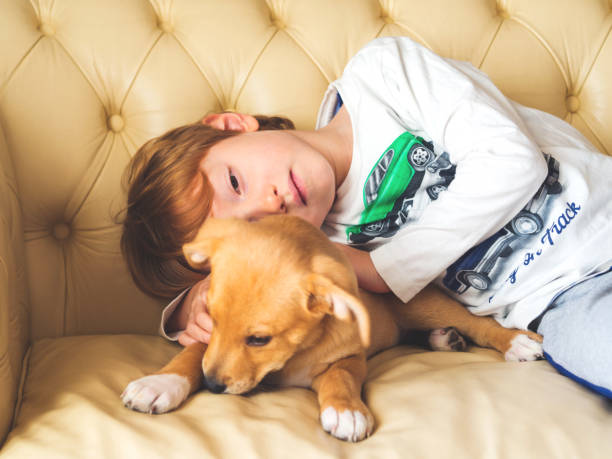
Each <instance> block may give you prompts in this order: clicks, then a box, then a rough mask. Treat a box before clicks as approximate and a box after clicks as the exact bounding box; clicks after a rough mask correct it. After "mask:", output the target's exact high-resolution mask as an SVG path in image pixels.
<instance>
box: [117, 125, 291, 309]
mask: <svg viewBox="0 0 612 459" xmlns="http://www.w3.org/2000/svg"><path fill="white" fill-rule="evenodd" d="M255 118H256V119H257V121H258V122H259V129H260V130H276V129H294V125H293V123H292V122H291V121H290V120H289V119H287V118H283V117H278V116H274V117H267V116H262V115H257V116H255ZM239 134H240V132H239V131H231V130H219V129H215V128H212V127H210V126H207V125H204V124H202V123H201V122H197V123H193V124H188V125H185V126H181V127H178V128H175V129H172V130H170V131H168V132H166V133H165V134H163V135H161V136H159V137H156V138H153V139H151V140H149V141H148V142H146V143H145V144H144V145H143V146H142V147H140V148H139V149H138V151H137V152H136V154H135V155H134V157H133V158H132V160H131V161H130V163H129V164H128V166H127V169H126V171H125V174H124V184H125V186H126V187H127V189H128V192H127V207H126V209H125V215H124V219H123V232H122V235H121V250H122V252H123V255H124V257H125V260H126V262H127V265H128V268H129V270H130V273H131V275H132V278H133V279H134V282H135V283H136V285H137V286H138V287H139V288H140V289H141V290H143V291H144V292H145V293H147V294H149V295H151V296H154V297H160V298H172V297H174V296H176V295H177V294H178V293H179V292H181V291H182V290H184V289H185V288H187V287H189V286H191V285H193V284H194V283H195V282H197V281H199V280H201V279H202V278H203V277H204V275H205V274H206V273H205V272H197V271H194V270H193V269H191V268H190V267H189V265H188V264H187V263H186V261H185V260H184V258H183V256H182V252H181V247H182V246H183V244H184V243H186V242H188V241H190V240H191V239H193V238H194V237H195V235H196V233H197V231H198V229H199V228H200V226H201V225H202V224H203V223H204V220H205V219H206V217H207V215H208V213H209V211H210V204H211V200H212V197H213V189H212V187H211V185H210V182H209V181H208V178H207V177H206V175H205V174H203V173H202V172H201V171H200V169H199V165H200V162H201V161H202V159H203V158H204V156H205V155H206V153H207V152H208V150H209V149H210V148H211V147H212V146H213V145H215V144H217V143H219V142H221V141H222V140H225V139H227V138H229V137H233V136H236V135H239ZM194 192H197V194H194Z"/></svg>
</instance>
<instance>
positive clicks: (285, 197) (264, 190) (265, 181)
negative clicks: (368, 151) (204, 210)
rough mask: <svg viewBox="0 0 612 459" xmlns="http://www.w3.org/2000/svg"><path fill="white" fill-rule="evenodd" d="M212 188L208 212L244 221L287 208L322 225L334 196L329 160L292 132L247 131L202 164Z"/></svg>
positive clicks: (217, 148) (211, 153)
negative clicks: (211, 200) (212, 194)
mask: <svg viewBox="0 0 612 459" xmlns="http://www.w3.org/2000/svg"><path fill="white" fill-rule="evenodd" d="M200 169H201V170H202V172H204V173H205V174H206V176H207V177H208V179H209V181H210V183H211V184H212V187H213V190H214V197H213V202H212V206H211V211H210V216H213V217H217V218H227V217H238V218H242V219H246V220H252V219H259V218H262V217H264V216H266V215H272V214H283V213H287V214H290V215H295V216H297V217H301V218H303V219H305V220H307V221H309V222H310V223H312V224H313V225H315V226H317V227H320V226H321V224H322V223H323V220H324V219H325V216H326V215H327V213H328V212H329V210H330V208H331V205H332V203H333V200H334V196H335V191H336V190H335V176H334V170H333V168H332V166H331V164H330V163H329V161H328V160H327V159H326V158H325V156H323V155H322V154H321V153H320V152H319V151H317V150H316V149H314V148H313V147H311V145H310V144H308V143H306V142H304V141H303V140H301V139H300V138H298V137H296V136H295V135H293V134H292V133H291V131H257V132H247V133H244V134H241V135H238V136H235V137H231V138H229V139H226V140H223V141H222V142H220V143H218V144H217V145H215V146H213V147H212V148H211V149H210V150H209V152H208V153H207V154H206V156H205V157H204V159H203V160H202V162H201V163H200Z"/></svg>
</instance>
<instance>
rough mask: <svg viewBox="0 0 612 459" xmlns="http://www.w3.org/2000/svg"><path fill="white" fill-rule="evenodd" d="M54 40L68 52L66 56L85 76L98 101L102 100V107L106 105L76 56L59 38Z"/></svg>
mask: <svg viewBox="0 0 612 459" xmlns="http://www.w3.org/2000/svg"><path fill="white" fill-rule="evenodd" d="M53 40H54V41H55V42H56V43H57V45H58V46H59V47H60V48H61V49H62V50H63V51H64V52H65V53H66V56H68V59H69V60H70V62H72V65H74V67H75V68H76V69H77V71H78V72H79V73H80V74H81V76H82V77H83V79H84V80H85V82H86V83H87V85H88V86H89V87H90V88H91V90H92V91H93V93H94V94H95V95H96V97H97V98H98V102H100V104H101V105H102V107H105V106H106V104H105V103H104V98H103V97H102V94H100V93H99V92H98V90H97V89H96V85H95V84H94V83H93V82H92V81H91V79H90V78H89V76H87V73H86V72H85V70H84V69H83V68H82V67H81V65H80V64H79V62H78V61H77V60H76V59H75V58H74V56H73V55H72V53H70V51H69V50H68V48H67V47H66V46H65V45H64V44H63V43H62V42H61V41H60V40H59V39H58V38H57V37H54V38H53Z"/></svg>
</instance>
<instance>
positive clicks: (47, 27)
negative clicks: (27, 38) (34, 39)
mask: <svg viewBox="0 0 612 459" xmlns="http://www.w3.org/2000/svg"><path fill="white" fill-rule="evenodd" d="M38 31H39V32H40V33H42V34H43V35H44V36H46V37H50V36H51V35H54V34H55V28H54V27H53V26H52V25H51V24H49V23H48V22H42V23H41V24H40V25H39V26H38Z"/></svg>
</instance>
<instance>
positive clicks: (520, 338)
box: [504, 333, 544, 362]
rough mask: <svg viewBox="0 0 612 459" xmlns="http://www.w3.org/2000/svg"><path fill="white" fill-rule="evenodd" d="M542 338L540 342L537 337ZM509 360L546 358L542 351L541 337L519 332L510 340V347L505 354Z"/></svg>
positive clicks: (524, 360)
mask: <svg viewBox="0 0 612 459" xmlns="http://www.w3.org/2000/svg"><path fill="white" fill-rule="evenodd" d="M538 338H539V339H540V342H538V341H536V339H538ZM504 357H505V359H506V360H507V361H508V362H527V361H531V360H541V359H543V358H544V352H543V351H542V343H541V337H540V336H539V335H535V334H534V336H533V337H530V336H528V335H526V334H523V333H520V334H517V335H516V336H515V337H514V339H512V341H510V349H508V350H507V351H506V353H505V354H504Z"/></svg>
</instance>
